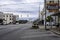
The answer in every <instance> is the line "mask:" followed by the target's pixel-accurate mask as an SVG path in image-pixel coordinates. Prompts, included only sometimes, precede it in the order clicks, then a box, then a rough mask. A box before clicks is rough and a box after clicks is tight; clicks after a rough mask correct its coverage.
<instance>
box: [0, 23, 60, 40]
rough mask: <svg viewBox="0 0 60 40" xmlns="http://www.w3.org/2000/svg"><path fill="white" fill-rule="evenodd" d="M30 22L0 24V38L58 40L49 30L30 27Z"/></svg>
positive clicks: (1, 39) (9, 39)
mask: <svg viewBox="0 0 60 40" xmlns="http://www.w3.org/2000/svg"><path fill="white" fill-rule="evenodd" d="M31 26H32V24H31V23H27V24H16V25H3V26H0V40H60V37H59V36H58V35H56V34H54V33H52V32H51V31H45V30H41V29H30V27H31Z"/></svg>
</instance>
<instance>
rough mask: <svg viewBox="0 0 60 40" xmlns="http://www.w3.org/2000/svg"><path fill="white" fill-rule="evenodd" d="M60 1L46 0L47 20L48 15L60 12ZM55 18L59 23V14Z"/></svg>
mask: <svg viewBox="0 0 60 40" xmlns="http://www.w3.org/2000/svg"><path fill="white" fill-rule="evenodd" d="M59 1H60V0H45V20H46V18H47V15H48V16H51V15H53V14H55V13H58V12H59V7H60V6H59V5H60V3H59ZM54 18H55V19H54V20H55V22H57V23H58V22H59V19H60V18H59V16H54ZM57 19H58V20H57ZM56 20H57V21H56ZM45 28H46V21H45Z"/></svg>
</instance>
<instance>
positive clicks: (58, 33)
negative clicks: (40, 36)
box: [51, 30, 60, 35]
mask: <svg viewBox="0 0 60 40" xmlns="http://www.w3.org/2000/svg"><path fill="white" fill-rule="evenodd" d="M51 32H53V33H55V34H57V35H60V32H57V31H53V30H51Z"/></svg>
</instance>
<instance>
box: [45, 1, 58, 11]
mask: <svg viewBox="0 0 60 40" xmlns="http://www.w3.org/2000/svg"><path fill="white" fill-rule="evenodd" d="M46 7H47V10H48V11H49V12H58V10H59V8H58V7H59V5H58V3H54V1H49V3H47V6H46Z"/></svg>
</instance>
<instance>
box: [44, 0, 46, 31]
mask: <svg viewBox="0 0 60 40" xmlns="http://www.w3.org/2000/svg"><path fill="white" fill-rule="evenodd" d="M44 6H45V30H46V0H45V1H44Z"/></svg>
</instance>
